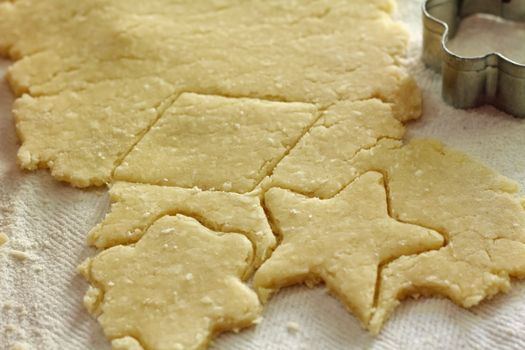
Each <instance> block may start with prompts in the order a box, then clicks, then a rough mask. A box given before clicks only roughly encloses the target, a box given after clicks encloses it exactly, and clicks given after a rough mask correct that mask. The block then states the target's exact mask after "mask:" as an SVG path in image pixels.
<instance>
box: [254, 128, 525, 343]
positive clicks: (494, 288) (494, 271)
mask: <svg viewBox="0 0 525 350" xmlns="http://www.w3.org/2000/svg"><path fill="white" fill-rule="evenodd" d="M421 143H423V144H425V143H426V144H428V145H430V146H431V147H433V148H434V150H435V151H436V152H438V153H441V154H443V155H445V154H447V152H449V153H448V154H452V156H453V157H456V158H459V159H468V161H469V162H472V163H473V164H476V165H477V166H481V167H483V169H484V171H488V172H490V173H492V175H493V183H492V184H491V185H490V186H489V187H487V188H486V189H485V190H486V191H491V192H494V193H496V194H499V195H501V196H504V197H508V199H509V200H510V201H515V202H517V203H518V204H519V205H520V206H521V208H522V209H523V214H524V215H525V207H524V206H523V202H524V200H523V199H520V198H518V197H517V196H516V194H517V193H518V192H519V187H518V185H517V183H515V182H514V181H512V180H510V179H508V178H506V177H504V176H502V175H499V173H497V171H495V170H494V169H491V168H490V167H487V166H486V165H484V164H483V163H482V162H480V161H478V160H476V159H471V158H469V157H468V156H467V155H465V154H464V153H462V152H460V151H456V150H454V149H452V148H449V147H447V146H445V145H443V144H442V143H441V142H440V141H437V140H432V139H415V140H411V141H410V142H408V143H405V142H403V141H401V140H396V139H391V138H383V139H380V140H378V142H377V143H376V144H375V145H374V146H372V147H367V148H364V149H361V150H359V151H358V152H356V155H355V156H354V158H357V156H361V155H362V154H363V153H372V154H373V153H374V151H375V148H378V149H379V148H380V147H383V146H385V147H386V148H388V149H390V150H402V149H403V148H405V147H408V146H414V145H415V147H418V144H421ZM370 171H372V172H377V173H380V174H382V175H383V179H384V184H385V191H386V194H387V208H388V212H389V216H390V217H391V218H393V219H395V220H397V221H399V222H402V223H407V224H412V225H417V226H420V227H423V228H427V229H430V230H433V231H436V232H438V233H439V234H440V235H441V236H443V238H444V245H443V246H442V247H440V248H438V249H431V250H427V251H424V252H421V253H417V254H411V255H401V256H399V257H397V258H395V259H389V260H386V261H383V262H381V263H380V264H379V268H378V272H377V281H376V288H375V296H374V308H375V309H374V311H373V313H372V317H371V319H370V323H369V324H367V325H365V326H366V328H368V329H369V330H370V331H371V332H372V333H373V334H378V333H379V332H380V330H381V328H382V326H383V324H384V322H385V321H386V320H388V318H389V316H390V315H391V314H392V312H393V311H394V309H395V307H396V306H397V305H399V304H400V302H401V301H402V300H403V299H405V298H406V297H409V296H413V297H417V295H419V294H423V295H429V296H445V297H447V298H448V299H449V300H450V301H452V302H454V303H455V304H458V305H460V306H462V307H465V308H470V307H472V306H476V305H478V304H479V303H480V302H482V301H484V300H488V299H491V298H492V297H493V296H495V295H496V294H498V293H500V292H507V291H508V290H509V289H510V282H511V280H512V279H522V278H525V269H522V271H509V270H506V269H505V268H503V267H500V268H490V269H489V270H486V268H483V267H482V266H478V265H475V264H474V263H473V262H471V261H468V260H464V259H460V258H457V257H454V256H452V258H453V259H452V260H453V261H456V262H458V263H464V264H468V265H469V266H471V267H472V268H474V269H479V271H484V272H483V273H485V274H488V275H490V276H492V277H490V278H492V279H493V281H494V282H493V283H486V284H483V285H481V286H480V290H479V292H480V293H481V295H480V297H479V298H477V299H476V300H473V299H472V301H469V302H465V301H463V300H460V299H457V298H454V297H453V296H451V295H449V294H448V293H447V292H446V291H443V290H439V289H435V290H433V289H432V288H427V289H425V287H414V288H413V290H409V291H408V292H407V291H404V290H403V289H400V290H399V292H400V293H401V294H397V295H390V298H389V299H387V300H388V301H391V302H392V303H391V304H393V307H391V308H390V309H387V310H386V312H385V310H380V309H377V308H378V307H379V304H380V302H381V300H380V299H379V296H380V293H381V292H382V289H381V288H382V287H381V285H382V277H383V276H382V274H383V271H385V270H386V269H388V268H389V266H391V265H395V264H396V262H397V261H400V260H401V261H403V260H404V259H406V258H412V257H419V256H422V257H424V256H427V255H428V254H434V253H437V254H440V253H441V252H446V251H448V249H449V247H448V244H449V242H450V238H449V236H450V234H449V232H448V231H447V230H445V229H443V228H441V227H439V226H434V225H428V224H425V223H423V222H421V221H419V220H403V219H402V218H400V217H399V215H395V214H393V213H392V195H391V192H390V189H389V175H388V173H387V171H386V170H384V169H379V168H375V167H373V166H372V167H367V168H366V169H360V170H359V175H357V176H356V177H352V180H351V181H350V182H349V183H347V184H346V185H345V187H346V186H349V185H350V184H351V183H352V182H354V181H355V180H356V179H358V178H359V177H360V176H362V175H363V174H365V173H366V172H370ZM345 187H343V188H342V189H344V188H345ZM277 188H281V189H284V190H287V191H290V192H293V193H297V194H300V195H302V196H304V197H306V198H319V197H318V196H314V195H311V194H305V193H301V192H296V191H294V190H293V189H290V188H286V187H281V186H277ZM342 189H341V190H342ZM341 190H340V191H338V192H337V193H336V194H335V195H337V194H339V193H340V192H341ZM322 199H327V198H322ZM263 206H265V208H266V210H265V212H266V213H267V215H268V213H269V210H268V208H267V207H266V204H265V203H264V202H263ZM268 219H269V221H270V224H271V226H272V228H273V230H274V232H276V234H277V239H278V242H279V244H280V242H281V239H282V234H281V233H280V232H279V229H278V228H277V227H276V226H277V225H276V224H275V221H274V220H273V218H272V217H271V215H268ZM460 234H461V233H459V234H458V233H456V235H460ZM480 239H482V238H480ZM495 239H496V240H499V239H503V240H506V241H508V242H514V243H516V244H519V243H521V244H522V246H525V243H524V242H520V241H518V240H512V239H509V238H506V237H504V236H503V237H496V238H495ZM279 244H278V245H277V246H279ZM522 248H523V247H522ZM522 250H523V249H522ZM486 253H487V254H489V258H491V257H490V252H489V251H487V252H486ZM268 259H271V257H270V258H268ZM491 259H492V258H491ZM483 269H485V270H483ZM488 275H487V277H486V278H489V277H488ZM319 281H320V278H319V277H316V276H312V277H311V278H310V279H307V280H306V281H304V283H305V284H306V285H308V286H311V285H315V284H317V283H318V282H319ZM292 284H294V283H292ZM277 290H278V289H277ZM277 290H272V289H264V288H263V289H260V290H258V293H259V294H260V296H261V300H263V301H266V300H267V299H268V297H269V296H271V294H273V293H274V292H276V291H277Z"/></svg>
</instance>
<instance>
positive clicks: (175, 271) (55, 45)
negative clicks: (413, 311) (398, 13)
mask: <svg viewBox="0 0 525 350" xmlns="http://www.w3.org/2000/svg"><path fill="white" fill-rule="evenodd" d="M392 9H393V4H392V2H391V1H390V0H352V1H348V0H307V1H305V0H292V1H282V0H269V1H258V0H248V1H245V0H206V1H174V0H149V1H133V0H91V1H87V0H78V1H71V0H47V1H37V0H16V1H0V54H2V55H5V56H8V57H10V58H12V59H13V60H14V61H15V62H14V63H13V65H12V66H11V67H10V69H9V73H8V80H9V83H10V86H11V87H12V90H13V91H14V93H15V95H16V101H15V104H14V109H13V110H14V115H15V121H16V129H17V133H18V136H19V139H20V141H21V146H20V148H19V151H18V155H17V159H18V163H19V165H20V167H21V168H23V169H28V170H35V169H37V168H48V169H49V171H50V172H51V174H52V176H54V177H55V178H56V179H58V180H61V181H65V182H67V183H69V184H71V185H73V186H76V187H89V186H101V185H108V186H109V187H110V196H111V202H112V205H111V210H110V212H109V213H108V214H107V216H106V217H105V218H104V220H103V221H102V222H101V223H100V224H99V225H97V226H96V227H95V228H94V229H93V230H91V232H90V233H89V236H88V243H89V244H90V245H93V246H95V247H96V248H98V249H99V252H98V253H97V255H96V256H95V257H93V258H91V259H88V260H87V261H86V263H85V264H83V265H82V266H81V271H82V272H83V274H84V276H85V277H86V279H87V280H88V281H89V282H90V284H91V287H90V288H89V290H88V291H87V293H86V295H85V298H84V301H85V305H86V307H87V309H88V311H89V312H91V313H92V314H93V315H94V316H95V317H97V319H98V321H99V323H100V324H101V325H102V328H103V330H104V332H105V334H106V335H107V337H108V339H109V341H110V342H111V345H112V347H113V348H114V349H115V350H124V349H126V350H153V349H170V350H171V349H175V350H178V349H203V348H204V347H205V346H206V344H207V343H208V342H209V341H210V339H211V338H212V337H213V336H214V335H215V334H216V333H219V332H221V331H228V330H237V329H239V328H242V327H247V326H249V325H251V324H253V323H255V322H256V320H257V318H258V317H259V315H260V313H261V306H260V300H261V301H266V300H267V299H268V297H269V296H270V295H271V294H272V293H273V292H276V291H277V290H279V289H280V288H284V287H286V286H289V285H292V284H298V283H307V284H308V285H313V284H315V283H318V282H324V283H326V285H327V286H328V287H329V289H330V290H331V291H332V292H333V293H334V294H335V295H336V296H337V297H338V298H339V299H340V300H341V301H342V302H343V304H344V305H345V306H346V307H348V308H349V309H350V311H351V312H352V313H353V314H354V315H355V316H356V317H357V318H358V319H359V320H360V321H361V323H362V324H363V326H364V327H366V328H367V329H369V330H370V331H371V332H373V333H377V332H379V330H380V329H381V327H382V325H383V324H384V322H385V321H386V320H387V319H388V317H389V316H390V315H391V314H392V312H393V311H394V309H395V308H396V307H397V305H398V304H399V303H400V301H401V300H402V299H403V298H405V297H408V296H418V295H443V296H446V297H448V298H450V299H451V300H452V301H453V302H455V303H457V304H458V305H461V306H463V307H471V306H473V305H476V304H478V303H479V302H481V301H482V300H484V299H486V298H490V297H492V296H493V295H495V294H497V293H498V292H501V291H507V290H508V289H509V288H510V281H511V278H513V277H516V278H523V277H525V209H524V207H525V204H524V203H525V202H524V200H523V199H521V200H520V199H519V198H518V195H517V193H518V189H517V186H516V185H515V184H514V183H513V182H512V181H510V180H508V179H506V178H504V177H502V176H500V175H498V174H497V173H496V172H495V171H493V170H491V169H488V168H487V167H485V166H483V165H481V164H480V163H478V162H476V161H474V160H471V159H469V158H468V157H466V156H465V155H462V154H460V153H458V152H456V151H453V150H451V149H448V148H446V147H444V146H443V145H441V144H439V143H438V142H434V141H428V140H419V141H413V142H410V143H408V144H405V143H404V141H402V140H403V136H404V134H405V126H404V123H406V122H407V121H409V120H412V119H416V118H418V117H419V115H420V114H421V93H420V91H419V89H418V88H417V86H416V84H415V83H414V81H413V80H412V79H411V78H410V77H409V76H408V75H407V74H406V72H405V70H404V68H403V67H402V63H401V62H402V60H403V57H404V54H405V51H406V46H407V33H406V32H405V30H404V29H403V26H402V25H400V24H399V23H396V22H395V21H393V20H392V18H391V12H392ZM0 240H1V238H0ZM251 277H253V282H254V287H255V289H256V291H257V292H258V295H257V294H256V293H255V292H254V291H253V290H252V289H250V288H249V287H248V286H246V285H245V284H244V283H243V282H242V281H246V280H248V279H249V278H251ZM64 288H66V286H64ZM270 322H271V321H270ZM174 330H176V331H174ZM349 346H352V344H349Z"/></svg>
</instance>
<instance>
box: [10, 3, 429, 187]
mask: <svg viewBox="0 0 525 350" xmlns="http://www.w3.org/2000/svg"><path fill="white" fill-rule="evenodd" d="M391 10H392V3H391V2H390V1H389V0H374V1H370V0H356V1H352V2H348V1H343V0H313V1H308V2H304V1H299V0H297V1H286V2H283V1H278V0H271V1H263V2H261V1H238V0H227V1H224V0H221V1H199V2H187V1H186V2H174V1H172V0H152V1H148V2H145V3H140V4H139V3H137V2H136V1H128V0H111V1H105V0H94V1H74V2H72V1H69V0H51V1H31V0H20V1H16V2H2V3H1V4H0V18H1V19H2V21H0V33H2V36H1V37H0V53H4V54H7V55H9V56H10V57H12V58H14V59H16V60H17V62H15V63H14V65H13V66H12V67H11V68H10V70H9V77H8V78H9V81H10V83H11V86H12V87H13V90H14V91H15V93H16V94H17V95H18V96H19V98H18V99H17V101H16V103H15V107H14V112H15V116H16V121H17V130H18V134H19V136H20V139H21V141H22V146H21V147H20V149H19V152H18V161H19V164H20V165H21V167H22V168H26V169H35V168H37V167H44V168H49V169H51V173H52V174H53V176H55V177H56V178H58V179H60V180H63V181H66V182H69V183H71V184H72V185H74V186H79V187H85V186H90V185H101V184H104V183H109V182H111V180H112V178H113V171H114V170H115V168H117V167H118V166H119V165H120V164H121V163H122V161H123V158H124V157H126V155H127V154H128V153H129V152H130V151H131V149H132V148H133V146H134V145H135V144H136V143H137V142H139V141H140V140H141V139H142V138H143V137H144V135H145V134H146V133H147V132H148V131H149V130H150V128H151V127H152V126H153V125H154V124H155V122H156V121H157V120H158V119H159V118H161V120H160V123H161V125H163V124H164V123H165V122H166V121H170V120H171V119H172V118H170V116H171V117H173V115H172V113H171V112H172V110H171V109H169V110H168V115H167V116H165V117H166V118H162V116H163V115H164V113H165V112H166V111H167V108H168V107H169V106H170V105H171V104H172V103H173V101H175V100H177V99H178V98H179V97H180V96H181V94H183V93H184V92H193V93H199V94H203V95H218V96H225V97H231V98H252V99H261V100H272V101H280V102H282V103H283V104H284V103H291V102H304V103H308V104H314V105H316V106H317V108H320V109H323V108H327V107H328V106H330V105H332V104H334V103H336V102H338V101H341V100H344V101H357V100H367V99H370V98H374V97H376V98H380V99H382V100H383V101H384V102H386V103H389V104H391V106H392V109H393V111H394V114H395V116H396V118H398V119H400V120H406V119H413V118H417V117H418V116H419V114H420V103H421V101H420V94H419V91H418V89H417V87H416V85H415V83H414V82H413V80H412V79H411V78H409V77H408V76H407V75H406V73H405V72H404V70H403V69H402V68H401V67H400V63H399V60H400V58H401V57H402V56H403V55H404V52H405V47H406V42H407V35H406V32H405V30H404V29H403V28H402V26H401V25H399V24H398V23H395V22H394V21H393V20H392V19H391V18H390V12H391ZM66 33H67V35H66ZM182 101H186V102H187V101H188V100H187V98H185V99H184V98H183V100H182ZM182 101H181V102H179V105H180V103H182ZM241 101H242V100H241ZM238 103H239V105H242V104H243V103H242V102H238ZM261 104H263V105H268V104H269V103H268V102H261ZM253 105H254V104H252V106H253ZM275 106H276V108H275V110H274V111H273V112H272V113H270V115H274V116H275V114H273V113H278V112H279V111H282V112H284V113H280V114H281V115H280V117H281V122H282V123H283V124H285V125H283V127H286V128H287V130H290V131H292V130H291V129H290V128H291V127H292V126H295V129H294V130H293V133H291V134H289V135H288V136H285V137H284V138H283V145H282V146H281V147H283V148H286V146H287V145H288V146H290V145H289V144H287V143H286V141H287V140H289V139H290V137H291V135H296V134H297V133H299V134H300V133H301V132H304V131H302V130H303V129H304V128H305V125H304V124H300V123H299V124H300V125H297V124H294V123H293V121H292V120H287V119H288V118H286V116H287V115H288V113H286V112H285V110H287V109H289V110H290V109H294V108H296V107H297V105H295V104H293V105H291V106H288V107H286V106H283V105H279V104H276V105H275ZM199 108H203V105H202V106H200V107H199V106H197V107H196V110H195V111H194V112H193V113H197V112H198V111H199V110H200V109H199ZM223 108H226V109H228V108H233V107H232V106H230V107H223ZM256 109H257V108H256ZM186 112H188V113H187V116H186V117H188V116H191V115H193V114H192V112H189V111H186ZM240 112H241V111H240V109H237V110H236V111H235V113H233V114H231V115H229V117H230V118H232V119H239V114H240ZM257 115H258V114H257ZM208 117H209V116H208ZM268 117H270V116H268ZM199 118H202V122H204V120H205V118H206V115H200V116H199ZM270 119H271V120H275V118H273V119H272V118H270ZM290 119H294V118H291V117H290ZM294 120H295V121H298V120H297V119H294ZM246 122H248V124H250V123H251V122H250V121H249V119H247V120H246ZM268 122H270V120H268ZM288 122H290V123H291V124H287V123H288ZM182 123H183V121H182V120H181V121H180V122H176V121H170V122H169V123H168V125H165V131H166V130H172V128H174V127H177V125H178V126H179V127H180V126H181V125H182ZM286 124H287V125H286ZM196 125H197V124H196ZM252 125H253V123H252ZM241 126H242V127H246V125H244V124H242V123H241ZM264 129H265V130H274V129H272V123H270V124H268V123H267V124H266V126H265V128H264ZM241 130H242V129H241ZM152 131H153V133H154V134H156V135H157V136H159V137H160V136H161V134H162V132H163V131H162V130H158V131H156V132H155V130H152ZM202 136H205V135H202ZM254 136H255V135H254ZM299 136H300V135H299ZM151 138H152V137H149V136H148V139H150V141H153V140H151ZM248 139H249V138H248ZM265 140H266V141H268V138H266V139H265ZM144 141H145V142H147V140H144ZM245 142H246V140H245ZM274 142H276V143H278V140H277V139H275V141H274ZM151 145H153V144H151ZM186 146H188V145H186ZM275 147H277V144H275V145H272V147H271V148H269V149H274V148H275ZM182 151H183V149H181V150H180V152H182ZM139 152H140V151H138V150H135V152H134V153H132V154H131V156H132V157H134V158H136V157H139ZM266 152H269V151H266ZM259 156H260V155H259ZM258 160H260V158H256V159H254V163H255V161H258ZM177 161H182V164H181V165H180V166H179V165H178V162H177ZM265 161H266V162H267V163H266V164H267V165H266V166H267V167H269V166H270V165H271V164H273V163H272V162H271V161H270V159H269V158H268V159H265ZM192 164H194V163H192ZM185 165H188V164H187V163H185V162H184V159H181V158H180V155H179V157H178V158H177V159H176V161H175V160H174V165H173V166H172V168H171V174H172V175H175V174H176V173H175V172H173V169H174V168H176V167H182V166H185ZM197 170H198V169H197ZM252 170H253V169H252ZM262 170H264V169H262ZM119 172H121V173H122V172H124V169H122V168H121V169H120V171H119ZM126 175H129V174H126ZM239 175H246V174H242V173H240V174H239ZM134 176H136V177H141V178H147V176H146V174H134ZM152 176H154V175H153V174H152ZM188 176H189V175H188ZM149 180H151V178H149ZM157 180H158V179H155V182H157ZM199 180H201V182H202V183H199V184H200V185H202V186H205V185H208V186H211V187H213V186H215V185H223V183H224V182H228V181H223V180H224V179H219V178H218V179H217V182H218V181H219V180H221V181H223V182H221V183H220V184H211V183H207V182H204V180H203V179H202V178H199ZM233 180H235V179H232V181H233ZM174 181H175V179H173V178H170V177H168V182H169V183H173V182H174ZM178 181H179V182H181V183H183V184H185V185H186V184H187V183H188V180H187V179H179V180H178ZM244 181H245V182H247V183H240V184H234V186H235V187H233V188H234V189H236V190H238V191H242V190H244V189H245V188H248V187H250V186H253V183H252V182H250V181H248V179H245V180H244ZM190 187H191V186H190ZM218 187H220V186H218Z"/></svg>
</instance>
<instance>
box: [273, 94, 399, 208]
mask: <svg viewBox="0 0 525 350" xmlns="http://www.w3.org/2000/svg"><path fill="white" fill-rule="evenodd" d="M404 132H405V128H404V127H403V125H402V124H401V123H400V122H399V121H398V120H397V119H396V118H394V116H393V112H392V107H391V106H390V105H388V104H385V103H383V102H381V101H379V100H377V99H372V100H367V101H358V102H348V101H343V102H339V103H337V104H335V105H334V106H332V107H330V108H328V110H326V111H325V112H324V113H323V114H322V116H321V118H320V119H319V120H318V121H317V122H316V123H315V124H314V126H313V127H312V128H311V129H310V130H309V131H308V133H307V134H306V135H305V136H304V137H303V138H301V140H300V141H299V143H298V144H297V146H296V147H294V148H293V149H292V151H291V152H290V153H289V154H288V155H287V156H286V157H285V158H284V159H283V160H282V161H281V162H280V163H279V164H278V166H277V167H276V169H275V171H274V173H273V176H272V178H271V181H270V183H271V186H275V187H281V188H286V189H289V190H292V191H294V192H297V193H303V194H306V195H308V196H315V197H319V198H331V197H333V196H334V195H335V194H336V193H337V192H339V191H340V190H341V189H342V188H343V187H345V186H346V185H347V184H348V182H349V180H348V179H349V177H351V176H355V175H357V174H356V171H355V168H354V166H353V164H352V159H353V157H354V156H355V155H356V154H357V152H358V151H360V150H362V149H364V148H367V147H372V146H374V145H375V144H376V143H377V141H378V140H379V139H382V138H395V139H401V138H402V137H403V134H404ZM334 145H337V146H335V147H334Z"/></svg>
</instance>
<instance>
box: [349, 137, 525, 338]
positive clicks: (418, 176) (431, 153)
mask: <svg viewBox="0 0 525 350" xmlns="http://www.w3.org/2000/svg"><path fill="white" fill-rule="evenodd" d="M355 164H356V167H357V168H358V169H359V171H358V172H361V171H366V170H367V169H375V170H380V171H381V172H383V173H384V174H385V177H386V178H387V179H388V193H389V201H390V208H391V214H392V216H393V217H394V218H396V219H398V220H401V221H403V222H407V223H411V224H414V225H419V226H422V227H428V228H431V229H434V230H436V231H439V232H441V233H442V235H443V236H444V237H445V238H446V241H447V242H446V245H445V247H443V248H441V249H439V250H437V251H431V252H426V253H422V254H419V255H412V256H405V257H402V258H400V259H398V260H394V261H393V262H391V263H390V264H388V265H387V266H385V268H384V269H383V271H382V274H381V276H380V278H381V284H380V285H381V288H380V289H379V296H378V305H377V310H376V313H375V314H374V317H373V319H372V321H371V324H370V327H371V330H372V331H374V332H378V331H379V330H380V328H381V326H382V324H383V323H384V321H385V319H386V318H387V317H388V316H389V315H390V313H391V312H392V311H393V309H394V308H395V307H396V306H397V305H398V304H399V301H398V299H400V298H403V297H405V296H408V295H415V294H440V295H445V296H447V297H449V298H450V299H451V300H453V301H454V302H456V303H457V304H459V305H461V306H464V307H471V306H474V305H477V304H478V303H479V302H480V301H482V300H483V299H485V298H487V297H491V296H493V295H494V294H496V293H498V292H500V291H506V290H508V289H509V288H510V277H518V278H524V277H525V211H524V209H525V206H524V203H525V202H520V200H519V198H517V197H516V196H515V194H516V193H517V192H518V191H519V188H518V185H517V184H516V183H515V182H513V181H511V180H509V179H507V178H505V177H503V176H501V175H498V174H497V173H496V172H495V171H494V170H492V169H489V168H487V167H486V166H484V165H482V164H480V163H478V162H476V161H474V160H472V159H470V158H468V157H466V156H465V155H463V154H461V153H459V152H456V151H453V150H451V149H449V148H446V147H444V146H443V145H442V144H440V143H439V142H436V141H429V140H418V141H413V142H411V143H410V144H408V145H407V146H404V147H402V146H401V143H399V142H395V141H391V140H384V141H382V142H380V143H379V145H378V146H376V147H374V148H373V149H371V150H368V151H363V152H362V153H361V154H359V155H358V157H357V158H356V160H355Z"/></svg>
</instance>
